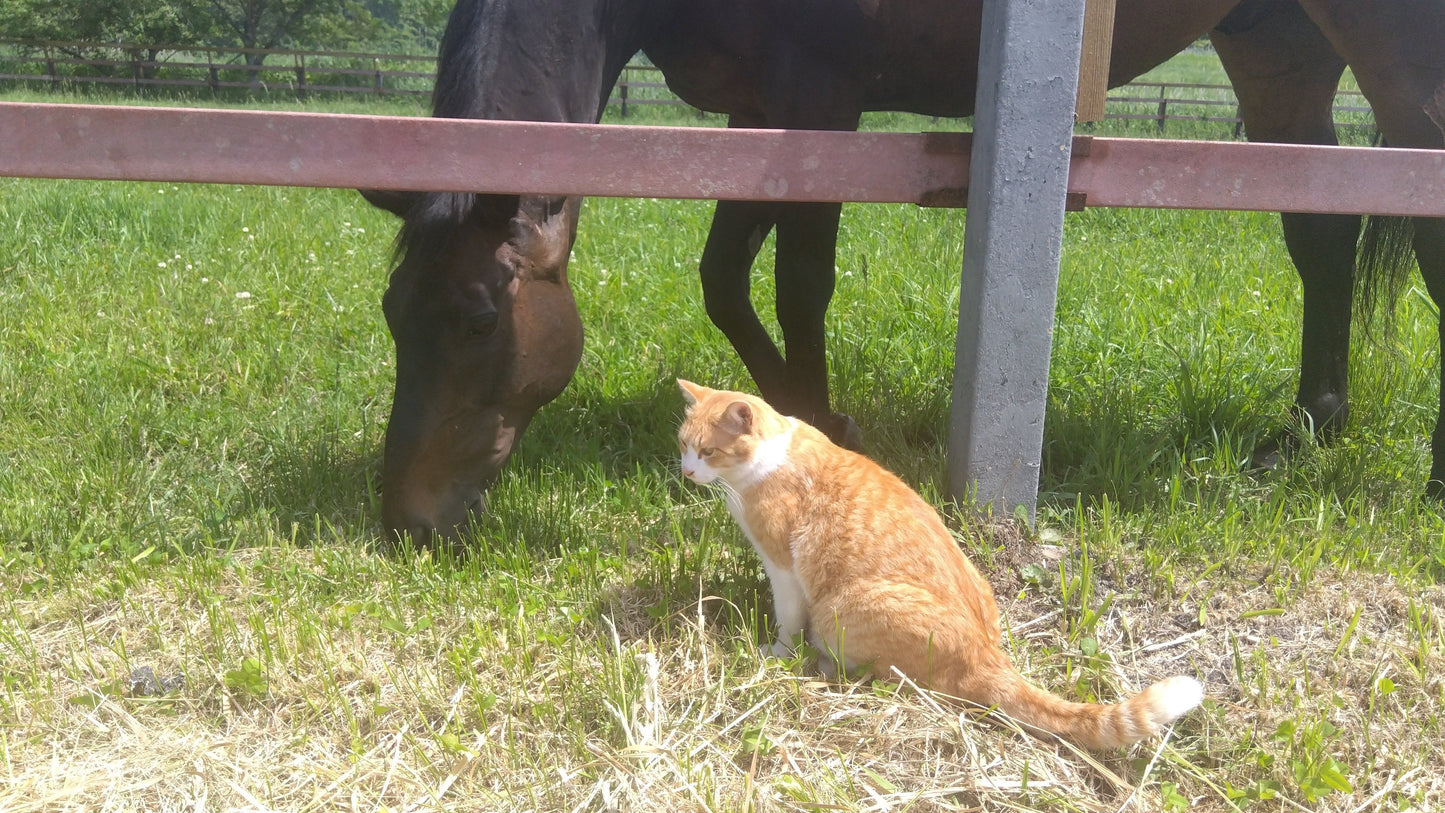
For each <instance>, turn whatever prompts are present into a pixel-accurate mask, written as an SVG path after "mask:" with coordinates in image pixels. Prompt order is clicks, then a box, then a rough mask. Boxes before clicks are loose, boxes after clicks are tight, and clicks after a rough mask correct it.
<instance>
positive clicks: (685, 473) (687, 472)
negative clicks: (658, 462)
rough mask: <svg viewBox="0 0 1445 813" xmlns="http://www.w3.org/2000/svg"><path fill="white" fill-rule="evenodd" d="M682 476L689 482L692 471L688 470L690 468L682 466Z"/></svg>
mask: <svg viewBox="0 0 1445 813" xmlns="http://www.w3.org/2000/svg"><path fill="white" fill-rule="evenodd" d="M682 476H683V477H686V478H687V479H689V480H691V479H692V469H690V468H688V467H686V466H683V467H682Z"/></svg>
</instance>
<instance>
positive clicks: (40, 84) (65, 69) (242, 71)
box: [0, 39, 1374, 137]
mask: <svg viewBox="0 0 1445 813" xmlns="http://www.w3.org/2000/svg"><path fill="white" fill-rule="evenodd" d="M435 63H436V57H435V56H431V55H417V54H375V53H355V52H347V51H307V50H290V49H256V48H226V47H204V46H167V47H156V46H145V45H130V44H111V43H79V42H33V41H20V40H6V39H0V88H4V87H6V86H7V85H8V86H12V87H31V88H43V89H49V90H54V91H60V90H65V89H74V88H79V87H84V86H87V85H111V86H128V87H129V88H130V89H132V90H134V91H135V92H137V93H153V92H158V91H166V90H172V91H180V92H183V93H184V92H190V93H196V92H200V93H205V92H209V93H211V94H212V95H222V94H227V93H232V94H265V95H278V94H284V95H288V96H293V97H295V98H300V99H306V98H309V97H311V96H313V95H317V94H321V95H325V94H338V95H339V94H367V95H373V96H378V95H401V96H414V97H415V96H426V95H429V94H430V93H431V87H432V80H433V76H434V71H435ZM609 104H611V105H613V106H615V107H616V108H617V110H618V112H619V114H620V115H621V116H623V117H626V116H627V115H628V114H629V112H630V108H632V107H635V106H639V105H676V106H683V107H686V106H687V103H686V102H684V101H682V100H681V99H679V98H677V97H676V96H674V95H673V94H672V93H671V92H670V91H668V90H667V86H666V84H664V83H663V82H662V77H661V71H660V70H659V69H658V68H655V67H653V66H651V65H640V64H633V65H628V66H627V68H626V69H625V70H624V71H623V72H622V77H621V79H620V81H619V82H618V84H617V87H616V88H615V89H614V91H613V96H612V98H611V99H610V101H609ZM1105 118H1107V119H1115V120H1125V121H1143V122H1153V123H1154V129H1155V131H1156V132H1158V133H1165V132H1167V125H1168V123H1169V122H1208V123H1213V124H1219V125H1225V126H1233V128H1234V133H1235V136H1236V137H1237V136H1239V135H1240V131H1241V127H1242V125H1241V123H1240V121H1239V117H1238V102H1237V101H1236V100H1235V98H1234V92H1233V90H1231V89H1230V87H1229V86H1228V85H1225V84H1205V83H1171V82H1135V83H1132V84H1129V85H1125V86H1124V87H1121V88H1117V89H1115V91H1114V92H1113V93H1111V94H1110V95H1109V97H1108V106H1107V112H1106V114H1105ZM1335 125H1336V126H1337V127H1340V128H1343V129H1367V130H1373V128H1374V119H1373V117H1372V116H1371V114H1370V108H1369V106H1368V105H1366V104H1365V101H1364V97H1363V95H1362V94H1360V92H1359V91H1353V90H1342V91H1340V92H1339V93H1338V94H1337V95H1336V98H1335Z"/></svg>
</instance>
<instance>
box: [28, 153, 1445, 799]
mask: <svg viewBox="0 0 1445 813" xmlns="http://www.w3.org/2000/svg"><path fill="white" fill-rule="evenodd" d="M710 211H711V209H710V205H709V204H706V203H700V202H668V201H656V200H605V199H593V200H589V201H588V202H587V204H586V208H585V210H584V216H583V223H582V228H581V234H580V237H579V241H578V244H577V246H576V257H575V260H574V261H573V265H572V271H571V275H572V280H573V285H574V288H575V290H576V293H577V297H578V301H579V306H580V307H581V309H582V313H583V319H584V323H585V325H586V327H587V333H588V339H587V349H586V353H585V355H584V358H583V360H582V365H581V367H580V369H579V370H578V373H577V376H576V378H575V379H574V381H573V383H572V385H571V386H570V387H569V388H568V390H567V391H566V392H565V393H564V394H563V395H562V396H561V397H560V398H559V399H558V400H557V401H556V402H554V403H553V404H551V405H550V406H548V407H547V408H545V409H544V410H543V411H542V412H541V413H540V414H539V415H538V417H537V419H536V421H535V422H534V423H533V425H532V427H531V429H530V430H529V432H528V434H527V437H526V438H525V439H524V441H523V443H522V447H521V449H520V451H519V453H518V455H517V456H516V457H515V458H514V460H513V461H512V463H511V465H510V466H509V468H508V471H507V474H506V475H505V476H504V478H503V479H502V481H501V482H500V483H499V484H498V485H497V486H496V488H495V489H494V491H493V493H492V496H491V507H492V509H493V512H492V514H491V515H490V516H489V517H488V519H487V520H486V521H485V522H484V523H483V524H482V526H481V527H479V528H478V529H477V530H476V532H475V534H474V535H473V536H472V538H470V539H469V547H470V554H469V555H468V556H466V557H464V558H461V559H458V560H450V559H444V558H442V559H439V558H436V557H433V556H430V555H426V554H417V555H400V556H386V555H382V554H379V553H378V552H377V551H376V549H375V548H376V543H377V541H378V540H379V537H380V531H379V528H378V525H377V502H376V500H377V494H376V480H377V472H378V466H379V458H380V446H381V438H382V435H383V432H384V426H385V421H386V417H387V411H388V400H387V399H388V397H389V394H390V388H391V385H392V371H391V368H390V366H389V365H390V362H391V348H390V340H389V338H388V337H387V335H386V332H385V328H384V325H383V323H382V320H381V316H380V308H379V300H380V295H381V292H382V290H383V289H384V286H385V283H386V275H387V271H388V258H389V253H390V244H391V239H392V234H393V232H394V227H395V224H394V222H393V221H392V220H391V219H390V217H389V216H387V215H383V214H381V213H378V212H375V211H373V210H371V209H370V208H369V207H368V206H367V205H366V204H364V202H362V201H361V199H360V198H359V197H358V196H357V195H355V194H354V193H352V192H349V191H345V190H304V189H262V188H250V187H244V188H243V187H229V186H226V187H219V186H173V185H169V184H119V183H88V182H60V181H19V180H0V220H3V222H5V223H7V224H8V226H9V228H7V229H6V230H5V231H4V232H3V234H0V450H3V452H4V453H3V454H0V590H3V591H4V592H5V600H4V601H5V603H4V604H3V605H0V609H3V620H0V768H3V770H4V771H5V778H6V781H5V782H0V808H5V809H15V810H42V809H44V810H64V809H96V808H100V807H105V806H109V807H112V808H121V809H137V808H143V807H145V808H161V807H192V806H201V805H205V804H209V805H210V806H211V807H214V808H227V809H229V808H234V807H242V806H254V807H269V808H275V809H287V810H310V809H323V808H326V809H329V808H335V807H343V806H344V807H360V808H367V809H376V808H379V807H381V806H386V807H387V808H389V809H393V810H396V809H402V808H408V807H413V806H414V807H420V808H428V809H443V808H445V809H495V810H509V809H542V810H571V809H577V808H580V809H602V808H606V807H616V808H619V809H635V810H651V809H672V810H676V809H714V810H742V809H747V808H749V807H752V808H755V809H763V810H793V809H818V807H819V806H827V805H835V806H838V807H839V808H841V809H880V808H882V807H885V806H895V807H903V806H906V805H908V804H910V803H911V804H912V805H914V806H915V807H917V808H920V809H934V808H938V809H984V810H1105V809H1106V810H1119V809H1151V810H1152V809H1163V810H1184V809H1192V808H1197V809H1201V810H1229V809H1234V808H1239V809H1246V810H1278V809H1298V808H1299V806H1303V807H1306V808H1308V809H1318V810H1355V809H1372V808H1382V809H1383V808H1388V809H1408V808H1411V807H1412V806H1413V808H1414V809H1420V810H1425V809H1432V808H1435V807H1438V806H1440V805H1441V804H1442V803H1445V795H1442V794H1445V786H1442V782H1441V777H1442V776H1445V763H1442V761H1441V759H1442V757H1441V756H1440V753H1439V750H1438V745H1437V744H1438V742H1439V741H1440V738H1441V737H1442V731H1441V714H1440V709H1441V704H1442V702H1445V688H1442V686H1445V684H1442V682H1441V675H1442V667H1445V660H1442V654H1445V625H1442V621H1445V619H1442V613H1445V590H1442V588H1441V587H1440V584H1439V583H1440V581H1441V579H1442V576H1445V522H1442V520H1441V517H1440V514H1439V512H1438V510H1437V509H1436V507H1435V506H1432V505H1429V504H1426V503H1423V502H1421V501H1420V500H1419V499H1418V494H1419V491H1420V486H1421V484H1422V483H1423V480H1424V477H1425V473H1426V470H1427V455H1428V446H1427V437H1428V433H1429V431H1430V428H1431V426H1432V422H1433V419H1434V404H1435V403H1436V386H1437V384H1436V370H1437V364H1438V362H1439V359H1438V349H1437V345H1436V336H1437V334H1436V325H1437V322H1436V318H1437V315H1436V313H1435V312H1434V310H1433V308H1432V307H1431V306H1430V304H1429V302H1428V298H1427V297H1425V296H1424V295H1423V293H1422V292H1421V290H1420V289H1419V285H1418V283H1417V284H1416V287H1415V288H1414V289H1412V290H1411V291H1410V292H1409V293H1407V295H1406V296H1405V298H1404V301H1403V302H1402V304H1401V309H1400V314H1399V317H1400V322H1399V325H1400V330H1399V333H1398V335H1397V337H1396V338H1395V339H1394V340H1393V343H1391V344H1389V345H1384V346H1381V345H1372V344H1365V343H1362V344H1361V345H1360V346H1359V347H1358V348H1357V349H1356V355H1355V364H1354V368H1353V386H1354V395H1355V400H1354V402H1353V405H1354V412H1353V415H1352V420H1351V423H1350V425H1349V427H1348V428H1347V429H1346V431H1345V432H1344V434H1343V436H1342V437H1341V438H1340V439H1339V442H1337V443H1336V444H1334V445H1332V446H1330V447H1316V446H1312V445H1311V446H1307V447H1306V448H1305V449H1304V450H1303V451H1302V453H1301V454H1300V455H1299V456H1298V457H1297V458H1296V459H1295V460H1294V461H1293V463H1292V464H1291V465H1290V466H1289V467H1287V468H1285V469H1283V470H1280V471H1276V472H1267V473H1260V472H1253V471H1249V470H1247V469H1246V468H1245V467H1243V466H1242V465H1241V463H1242V461H1243V460H1244V459H1245V458H1246V457H1247V455H1248V453H1249V450H1250V449H1251V448H1252V447H1253V446H1254V444H1255V443H1256V442H1258V441H1259V440H1260V439H1261V438H1263V437H1266V436H1268V435H1269V434H1270V433H1272V432H1275V431H1277V430H1278V429H1280V428H1281V427H1282V426H1283V425H1284V423H1285V420H1286V415H1287V410H1288V405H1289V403H1290V400H1291V396H1292V392H1293V386H1294V381H1295V375H1296V369H1297V366H1298V349H1297V344H1298V324H1299V308H1300V305H1299V286H1298V282H1297V279H1296V277H1295V275H1294V271H1293V270H1292V268H1291V267H1290V265H1289V262H1288V259H1287V257H1286V255H1285V253H1284V250H1283V246H1282V242H1281V240H1280V238H1279V235H1278V227H1277V218H1276V217H1275V216H1273V215H1266V214H1228V213H1193V212H1168V211H1148V210H1089V211H1086V212H1083V213H1079V214H1074V215H1070V216H1069V220H1068V224H1067V227H1066V237H1065V240H1066V244H1065V249H1064V263H1063V268H1062V272H1061V279H1060V290H1059V308H1058V318H1057V321H1056V325H1055V329H1054V331H1055V332H1054V355H1053V367H1052V373H1051V381H1050V386H1051V390H1050V409H1049V415H1048V419H1047V423H1046V427H1045V443H1046V448H1045V467H1044V475H1043V482H1042V486H1043V495H1042V499H1041V509H1040V513H1039V518H1038V522H1037V525H1036V526H1035V527H1034V528H1032V529H1029V528H1024V527H1021V526H1019V525H1018V524H1017V523H1014V522H1012V521H1010V520H1008V519H1007V518H1003V519H1002V520H1001V521H1000V522H997V523H987V522H983V521H981V520H979V519H978V518H975V517H973V516H971V515H970V514H968V513H967V512H966V511H963V512H957V511H954V510H952V509H949V510H948V513H949V516H950V518H951V520H952V521H953V524H954V526H955V527H956V528H957V529H958V531H959V535H960V540H961V542H962V544H963V545H964V547H965V549H966V550H967V551H968V552H969V554H970V555H971V556H972V557H974V559H975V560H976V561H978V563H979V564H980V566H981V567H982V568H983V569H984V570H985V572H986V573H987V575H988V576H989V577H990V579H991V580H992V581H993V582H994V584H995V585H996V588H997V591H998V594H999V598H1000V603H1001V605H1002V606H1003V608H1004V612H1005V616H1006V619H1007V625H1008V627H1009V629H1010V630H1011V633H1010V636H1009V645H1010V647H1011V651H1012V653H1013V655H1014V657H1015V659H1016V661H1017V663H1018V664H1019V666H1020V668H1021V669H1023V670H1024V671H1025V673H1026V674H1029V675H1030V676H1032V677H1033V678H1034V679H1035V680H1037V681H1039V682H1040V683H1042V684H1044V685H1046V686H1049V687H1051V688H1052V689H1054V690H1056V691H1059V692H1061V693H1063V694H1065V695H1067V696H1069V697H1072V698H1074V699H1080V700H1092V699H1097V700H1106V701H1107V700H1111V699H1114V698H1116V697H1118V696H1119V695H1120V694H1123V693H1127V692H1131V691H1136V690H1138V689H1139V688H1141V687H1142V685H1144V684H1145V683H1147V682H1148V681H1149V680H1152V679H1155V678H1158V677H1162V676H1165V675H1168V674H1175V673H1187V674H1194V675H1197V676H1198V677H1200V678H1201V679H1202V680H1204V682H1205V684H1206V686H1207V689H1208V692H1209V696H1210V699H1209V700H1208V701H1207V702H1206V706H1205V708H1204V709H1203V710H1201V711H1199V712H1195V713H1193V714H1191V715H1190V716H1188V717H1186V718H1185V719H1184V720H1183V721H1182V722H1181V723H1180V725H1179V726H1177V727H1176V730H1175V731H1174V733H1173V734H1172V736H1171V737H1170V738H1169V739H1168V741H1167V743H1166V744H1164V745H1163V746H1162V747H1161V746H1160V745H1159V744H1158V743H1152V744H1147V745H1145V746H1140V747H1138V748H1136V749H1133V750H1131V751H1128V752H1124V753H1121V754H1115V755H1102V756H1101V757H1098V758H1089V757H1086V756H1084V755H1079V754H1076V753H1074V752H1072V751H1070V750H1069V749H1067V748H1062V747H1059V746H1056V745H1053V744H1049V743H1043V742H1039V741H1035V740H1032V739H1030V738H1028V737H1026V736H1023V735H1020V734H1018V733H1015V732H1011V731H1008V730H1006V729H999V728H991V727H985V726H980V725H978V724H975V723H973V722H971V721H969V720H966V719H965V720H960V718H959V717H958V716H957V715H956V714H955V713H952V712H950V711H949V710H948V709H946V708H940V707H937V706H935V705H932V704H931V703H930V701H929V700H928V699H927V698H925V697H920V696H918V695H917V694H916V693H914V692H910V691H908V690H907V689H906V688H904V689H899V688H898V687H896V686H893V685H890V684H882V683H880V684H861V685H852V684H848V685H841V686H840V685H829V684H826V683H823V682H822V681H820V680H818V679H817V678H816V676H814V675H813V674H812V673H811V672H809V671H808V670H807V668H806V665H805V664H793V663H786V662H778V661H760V660H759V659H758V658H757V656H756V655H755V654H754V646H753V644H754V642H755V641H757V640H759V639H760V638H761V636H763V635H765V634H766V625H767V613H768V612H769V609H770V608H769V606H768V598H767V596H768V593H767V589H766V586H765V583H764V579H763V574H762V572H761V568H760V567H759V565H758V562H757V560H756V558H755V556H754V554H753V553H752V551H751V549H750V548H749V546H748V544H747V542H746V541H745V540H744V539H743V537H742V535H741V533H740V532H739V531H738V529H737V528H736V527H735V525H734V524H733V523H732V521H731V520H730V518H729V517H728V515H727V512H726V510H725V509H724V508H723V506H722V505H721V501H720V500H719V499H717V497H716V496H715V495H712V494H710V493H706V492H703V491H700V490H698V489H695V488H692V487H689V486H687V485H686V484H684V483H683V482H682V481H681V478H679V477H678V476H677V474H676V463H675V461H674V456H675V453H676V445H675V441H674V432H675V429H676V423H677V420H678V418H679V416H680V412H681V404H680V399H679V398H678V396H677V394H676V392H675V388H674V385H673V384H672V383H671V382H672V379H673V378H674V377H676V376H679V375H683V376H687V377H689V378H692V379H694V380H697V381H702V382H707V383H710V384H714V385H726V386H738V387H748V386H749V382H748V379H747V376H746V373H745V372H744V370H743V369H742V367H741V365H740V363H739V362H738V361H737V359H736V357H735V355H734V354H733V352H732V351H731V349H730V348H729V347H728V346H727V344H726V342H725V341H724V340H723V339H722V337H721V336H720V334H718V333H717V331H716V330H714V329H713V328H712V327H711V325H710V324H709V323H708V322H707V320H706V318H705V316H704V315H703V307H702V301H701V294H700V291H699V287H698V284H697V281H696V270H695V266H696V258H697V255H698V252H699V251H700V248H701V245H702V242H703V238H704V235H705V232H706V227H707V222H708V217H709V215H710ZM963 220H964V213H962V212H949V211H938V210H920V209H917V208H913V207H906V206H848V207H845V210H844V218H843V221H844V222H843V232H842V238H841V243H840V250H839V257H838V270H839V281H838V290H837V294H836V297H835V299H834V303H833V308H832V311H831V314H830V319H829V325H828V330H829V337H828V341H829V348H830V353H831V358H832V383H833V388H834V393H835V399H836V401H837V403H838V405H839V407H840V408H842V409H843V410H845V411H848V412H850V413H851V414H853V415H854V416H855V417H856V418H857V419H858V421H859V423H860V424H861V425H862V426H863V428H864V430H865V434H866V444H867V451H868V452H869V453H870V454H872V455H873V456H875V457H876V458H878V459H879V460H880V461H882V462H883V463H884V464H885V465H887V466H889V467H890V468H893V469H894V470H897V471H898V472H900V473H901V474H902V475H903V476H904V477H905V479H907V480H908V481H909V482H910V483H912V484H914V485H915V486H916V487H918V488H919V489H920V490H921V491H922V492H923V493H924V494H925V495H927V496H928V497H929V498H930V499H931V500H932V501H934V502H935V503H936V504H939V505H943V501H942V500H941V498H940V497H939V495H940V493H941V491H942V482H943V479H942V478H943V459H944V451H945V450H944V439H945V437H946V434H947V433H946V427H947V417H948V399H949V392H950V383H949V382H950V377H951V370H952V359H951V355H952V348H953V340H954V330H955V325H956V312H957V295H958V293H957V290H958V274H959V266H960V263H961V256H962V245H961V243H962V235H963ZM763 256H764V257H767V256H769V255H768V253H767V252H764V255H763ZM755 280H756V284H755V289H756V290H755V296H756V299H757V302H758V304H759V307H760V309H762V310H763V312H764V313H769V314H770V313H771V307H770V305H769V304H768V303H769V302H770V300H771V292H772V283H771V279H770V265H769V262H767V261H764V262H760V264H759V269H758V274H757V275H756V277H755ZM241 294H249V296H241ZM659 314H663V315H664V318H658V315H659ZM144 667H149V668H150V669H151V670H152V671H153V672H154V674H155V675H157V676H158V677H169V676H172V675H177V674H183V675H184V676H185V677H184V683H183V685H182V686H181V687H180V688H178V689H176V690H174V691H172V692H170V693H168V694H163V695H161V696H158V697H155V696H144V695H145V692H143V691H138V690H136V689H135V688H133V686H132V684H131V680H130V678H131V676H132V675H133V674H135V673H136V671H137V670H140V669H142V668H144ZM1096 760H1097V761H1096ZM1342 783H1347V786H1348V788H1349V789H1348V790H1345V789H1343V788H1344V787H1346V784H1342ZM1131 798H1132V801H1129V799H1131ZM1281 800H1288V801H1281ZM1291 803H1293V804H1291Z"/></svg>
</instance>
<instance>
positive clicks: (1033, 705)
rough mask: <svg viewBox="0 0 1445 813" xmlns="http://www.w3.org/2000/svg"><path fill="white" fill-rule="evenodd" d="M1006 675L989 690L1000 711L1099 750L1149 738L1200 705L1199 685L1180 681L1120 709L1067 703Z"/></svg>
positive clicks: (1156, 687)
mask: <svg viewBox="0 0 1445 813" xmlns="http://www.w3.org/2000/svg"><path fill="white" fill-rule="evenodd" d="M1008 673H1009V674H1007V675H1001V676H999V677H1000V679H999V680H998V681H997V682H996V683H994V685H993V686H992V687H990V688H991V689H992V691H990V692H989V694H990V695H992V696H993V699H994V704H995V705H996V706H997V707H998V709H999V710H1000V711H1002V712H1004V713H1005V714H1007V715H1008V716H1010V717H1012V718H1014V719H1015V720H1018V721H1019V722H1021V723H1026V724H1027V725H1030V726H1033V727H1035V728H1038V729H1042V730H1043V731H1047V732H1051V733H1054V734H1059V735H1061V736H1064V737H1067V738H1068V739H1070V740H1073V741H1074V742H1077V743H1078V744H1080V745H1082V746H1084V747H1086V748H1094V749H1100V750H1102V749H1108V748H1119V747H1122V746H1125V745H1129V744H1130V743H1134V742H1138V741H1139V740H1142V739H1147V738H1149V737H1152V736H1154V735H1155V734H1157V733H1159V731H1160V730H1162V729H1163V728H1164V727H1165V726H1167V725H1169V724H1170V723H1172V722H1174V721H1175V720H1177V719H1179V718H1180V717H1182V716H1184V714H1185V713H1186V712H1188V711H1189V710H1190V709H1192V708H1194V707H1195V706H1197V705H1199V702H1200V701H1201V700H1203V699H1204V686H1203V684H1201V683H1200V682H1199V681H1197V680H1195V679H1194V678H1192V677H1184V676H1182V675H1181V676H1176V677H1171V678H1165V679H1164V680H1161V681H1159V682H1158V683H1155V684H1154V685H1152V686H1150V687H1149V688H1147V689H1145V690H1144V691H1142V692H1140V693H1139V694H1136V695H1134V696H1133V697H1131V698H1129V699H1128V700H1126V701H1124V702H1123V703H1118V704H1114V705H1102V704H1099V703H1071V702H1069V701H1067V700H1064V699H1062V698H1059V697H1057V696H1055V695H1052V694H1050V693H1048V692H1046V691H1044V690H1043V689H1040V688H1039V687H1037V686H1035V685H1033V684H1032V683H1029V682H1028V681H1027V680H1026V679H1024V677H1023V676H1022V675H1020V674H1019V673H1018V672H1017V671H1016V670H1014V669H1012V668H1010V669H1008Z"/></svg>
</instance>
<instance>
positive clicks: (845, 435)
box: [823, 412, 863, 452]
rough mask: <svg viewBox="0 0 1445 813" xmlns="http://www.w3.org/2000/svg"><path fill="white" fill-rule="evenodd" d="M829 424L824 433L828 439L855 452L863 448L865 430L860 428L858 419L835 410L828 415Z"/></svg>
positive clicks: (824, 428)
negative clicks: (855, 419)
mask: <svg viewBox="0 0 1445 813" xmlns="http://www.w3.org/2000/svg"><path fill="white" fill-rule="evenodd" d="M826 423H827V425H826V426H824V427H823V434H825V435H827V436H828V439H829V440H831V441H833V442H834V443H836V444H838V445H839V446H842V447H843V448H844V449H850V450H852V451H855V452H859V451H862V450H863V430H862V429H859V428H858V423H857V421H854V420H853V419H852V418H851V417H849V416H847V415H844V414H843V413H841V412H834V413H832V414H830V415H829V416H828V419H827V422H826Z"/></svg>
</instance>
